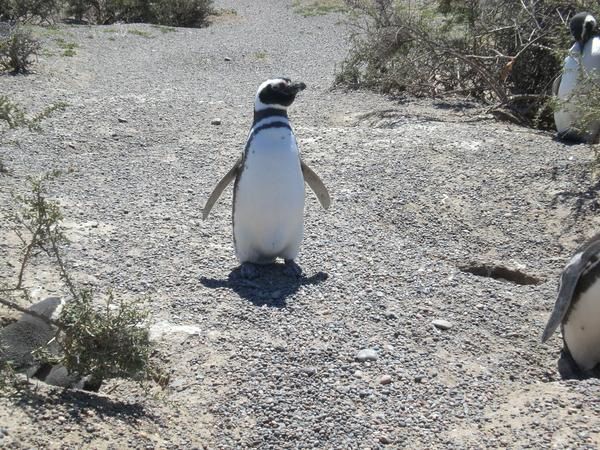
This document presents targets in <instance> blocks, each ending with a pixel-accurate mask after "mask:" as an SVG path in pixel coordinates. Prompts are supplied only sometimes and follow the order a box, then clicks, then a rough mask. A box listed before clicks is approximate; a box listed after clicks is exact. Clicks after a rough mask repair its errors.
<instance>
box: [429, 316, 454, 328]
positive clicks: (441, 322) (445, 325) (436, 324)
mask: <svg viewBox="0 0 600 450" xmlns="http://www.w3.org/2000/svg"><path fill="white" fill-rule="evenodd" d="M431 323H432V324H433V326H434V327H436V328H438V329H440V330H449V329H450V328H452V324H451V323H450V322H448V321H447V320H444V319H436V320H434V321H432V322H431Z"/></svg>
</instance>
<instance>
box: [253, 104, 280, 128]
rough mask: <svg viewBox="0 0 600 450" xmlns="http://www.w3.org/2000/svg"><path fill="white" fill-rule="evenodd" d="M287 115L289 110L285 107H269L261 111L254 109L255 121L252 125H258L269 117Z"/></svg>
mask: <svg viewBox="0 0 600 450" xmlns="http://www.w3.org/2000/svg"><path fill="white" fill-rule="evenodd" d="M273 116H276V117H277V116H278V117H285V118H286V119H287V117H288V115H287V111H286V110H285V109H277V108H267V109H263V110H260V111H254V121H253V122H252V126H254V125H256V124H257V123H258V122H260V121H261V120H263V119H265V118H267V117H273Z"/></svg>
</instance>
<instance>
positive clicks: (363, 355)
mask: <svg viewBox="0 0 600 450" xmlns="http://www.w3.org/2000/svg"><path fill="white" fill-rule="evenodd" d="M356 360H357V361H358V362H365V361H376V360H377V352H376V351H375V350H373V349H372V348H364V349H362V350H361V351H359V352H358V353H357V354H356Z"/></svg>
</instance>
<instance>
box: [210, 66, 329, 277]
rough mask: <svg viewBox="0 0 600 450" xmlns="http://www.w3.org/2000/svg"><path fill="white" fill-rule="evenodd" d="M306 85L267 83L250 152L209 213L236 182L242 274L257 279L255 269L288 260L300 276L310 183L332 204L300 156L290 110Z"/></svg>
mask: <svg viewBox="0 0 600 450" xmlns="http://www.w3.org/2000/svg"><path fill="white" fill-rule="evenodd" d="M305 88H306V85H305V84H304V83H302V82H292V81H291V80H290V79H289V78H274V79H269V80H266V81H265V82H263V83H262V84H261V85H260V86H259V87H258V90H257V92H256V96H255V100H254V121H253V123H252V127H251V128H250V132H249V134H248V138H247V141H246V145H245V147H244V151H243V153H242V155H241V157H240V158H239V159H238V160H237V161H236V163H235V164H234V166H233V167H232V169H231V170H230V171H229V172H227V174H226V175H225V176H224V177H223V178H222V179H221V181H219V183H218V184H217V186H216V187H215V189H214V190H213V192H212V193H211V195H210V197H209V198H208V200H207V202H206V206H205V207H204V209H203V213H202V216H203V219H206V218H207V217H208V215H209V213H210V210H211V208H212V207H213V205H214V204H215V202H216V201H217V200H218V198H219V196H220V195H221V193H222V192H223V190H224V189H225V188H226V187H227V186H228V185H229V184H230V183H231V182H232V181H233V180H235V183H234V190H233V214H232V216H233V217H232V222H233V240H234V246H235V253H236V256H237V259H238V261H239V262H240V264H241V270H242V275H243V276H245V277H247V278H253V277H255V276H256V275H257V272H256V267H255V266H254V264H259V265H263V264H270V263H273V262H274V261H275V260H276V258H283V260H284V262H285V264H286V268H288V269H290V270H291V271H292V272H293V273H295V274H296V275H299V274H300V269H299V267H298V266H297V265H296V264H295V262H294V259H296V257H297V256H298V252H299V249H300V243H301V242H302V236H303V232H304V196H305V190H304V183H305V182H306V183H307V184H308V185H309V186H310V188H311V189H312V190H313V191H314V193H315V194H316V196H317V198H318V200H319V202H320V203H321V205H322V207H323V208H325V209H328V208H329V206H330V204H331V198H330V196H329V192H328V190H327V188H326V187H325V185H324V184H323V182H322V181H321V179H320V178H319V176H318V175H317V174H316V173H315V172H314V171H313V170H312V169H310V167H308V166H307V165H306V163H305V162H304V161H303V160H302V158H301V157H300V151H299V149H298V144H297V142H296V136H295V135H294V131H293V130H292V127H291V125H290V121H289V119H288V115H287V110H288V107H289V106H290V105H291V104H292V103H293V102H294V100H295V98H296V95H297V94H298V93H299V92H300V91H303V90H304V89H305Z"/></svg>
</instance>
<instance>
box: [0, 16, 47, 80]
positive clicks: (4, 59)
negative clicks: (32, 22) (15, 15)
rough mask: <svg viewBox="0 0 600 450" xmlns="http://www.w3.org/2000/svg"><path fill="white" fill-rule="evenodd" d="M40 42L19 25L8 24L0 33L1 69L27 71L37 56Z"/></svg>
mask: <svg viewBox="0 0 600 450" xmlns="http://www.w3.org/2000/svg"><path fill="white" fill-rule="evenodd" d="M39 50H40V43H39V41H38V40H37V39H35V38H34V37H33V35H32V34H31V32H30V31H28V30H26V29H24V28H23V27H21V26H19V25H15V26H8V27H6V28H5V29H4V30H3V31H2V32H1V34H0V69H2V70H9V71H11V72H13V73H26V72H28V71H29V67H30V66H31V64H32V59H33V58H34V57H35V56H37V54H38V52H39Z"/></svg>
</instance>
